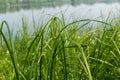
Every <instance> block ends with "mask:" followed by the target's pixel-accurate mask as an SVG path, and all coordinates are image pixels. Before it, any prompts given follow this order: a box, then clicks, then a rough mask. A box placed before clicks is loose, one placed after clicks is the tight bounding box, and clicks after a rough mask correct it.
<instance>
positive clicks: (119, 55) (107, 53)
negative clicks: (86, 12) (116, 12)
mask: <svg viewBox="0 0 120 80" xmlns="http://www.w3.org/2000/svg"><path fill="white" fill-rule="evenodd" d="M22 21H23V22H22V24H23V25H22V28H23V31H22V32H19V33H16V37H13V36H12V35H11V30H10V29H9V28H10V27H9V25H8V24H7V22H6V21H3V22H2V23H1V28H0V41H1V47H0V55H1V56H0V65H2V63H1V62H2V61H4V60H5V63H4V65H2V66H1V67H0V79H1V78H2V79H6V80H9V79H11V80H16V79H17V80H32V79H33V80H69V79H70V80H72V79H75V80H79V79H83V80H86V79H87V80H102V79H107V80H109V79H112V80H114V79H119V78H120V76H119V75H120V64H119V63H120V50H119V49H120V44H119V41H120V25H118V24H116V23H117V20H112V22H109V20H107V21H100V20H91V19H82V20H77V21H73V22H71V23H69V24H67V23H66V22H65V19H64V16H63V15H62V18H58V17H55V16H53V17H52V18H51V19H50V20H49V21H48V22H47V23H46V24H45V25H42V26H41V25H35V22H34V21H33V23H34V25H33V28H34V30H33V32H32V33H33V34H29V26H28V25H27V24H28V23H27V22H25V20H24V19H23V20H22ZM91 23H92V24H96V23H97V26H95V25H92V24H91ZM4 24H5V25H4ZM4 26H6V27H7V29H8V34H9V35H5V33H4V32H3V30H2V29H3V27H4ZM36 26H37V27H36ZM5 45H6V46H5ZM7 53H8V54H9V55H8V54H7ZM8 62H9V64H7V63H8ZM7 65H10V67H5V68H4V66H7ZM8 70H10V72H8ZM7 75H9V77H8V76H7Z"/></svg>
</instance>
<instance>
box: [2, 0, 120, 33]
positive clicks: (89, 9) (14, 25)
mask: <svg viewBox="0 0 120 80" xmlns="http://www.w3.org/2000/svg"><path fill="white" fill-rule="evenodd" d="M86 1H90V0H86ZM98 1H99V2H95V1H94V2H84V3H79V4H78V3H77V4H75V3H74V4H73V3H70V4H63V5H60V6H57V5H55V3H54V5H52V6H49V7H47V6H42V7H40V8H38V7H37V8H36V7H32V8H28V9H26V8H24V7H22V8H20V9H19V10H15V11H10V10H8V11H6V12H1V13H0V23H1V22H2V21H3V20H6V21H7V22H8V24H9V26H10V28H11V29H12V30H13V29H14V31H16V30H19V29H21V24H22V18H24V19H25V20H26V21H27V22H28V23H29V26H31V25H32V22H33V17H34V20H35V24H36V25H39V24H40V23H41V22H43V23H45V22H46V21H47V20H49V19H50V18H51V16H53V15H54V16H58V17H61V14H62V13H63V14H64V17H65V19H66V22H70V21H73V20H77V19H99V20H101V19H103V18H104V20H105V19H107V17H108V16H109V17H110V18H115V17H118V16H120V15H119V11H120V3H119V1H117V0H116V1H115V0H109V2H107V1H108V0H98ZM102 1H103V2H102ZM110 1H111V2H110ZM71 4H72V5H71ZM14 7H16V6H14Z"/></svg>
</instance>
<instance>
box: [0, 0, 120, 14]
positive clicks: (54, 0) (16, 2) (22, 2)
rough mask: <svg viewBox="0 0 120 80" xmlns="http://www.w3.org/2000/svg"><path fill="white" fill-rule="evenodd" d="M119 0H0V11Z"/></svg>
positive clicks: (118, 0)
mask: <svg viewBox="0 0 120 80" xmlns="http://www.w3.org/2000/svg"><path fill="white" fill-rule="evenodd" d="M115 2H120V0H0V13H5V12H14V11H19V10H21V9H40V8H42V7H56V6H62V5H65V4H68V5H73V6H76V5H80V4H89V5H92V4H95V3H107V4H109V3H115Z"/></svg>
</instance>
